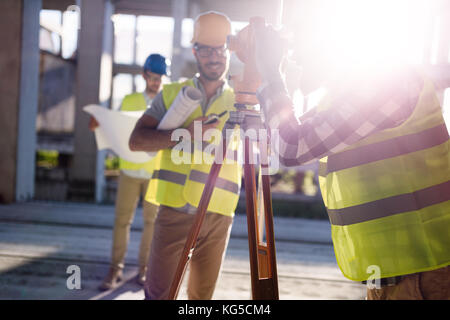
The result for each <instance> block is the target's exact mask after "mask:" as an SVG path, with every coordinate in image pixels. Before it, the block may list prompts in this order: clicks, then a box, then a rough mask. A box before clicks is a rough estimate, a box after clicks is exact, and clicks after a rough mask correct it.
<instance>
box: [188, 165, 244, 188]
mask: <svg viewBox="0 0 450 320" xmlns="http://www.w3.org/2000/svg"><path fill="white" fill-rule="evenodd" d="M189 180H192V181H195V182H200V183H203V184H206V181H207V180H208V174H207V173H204V172H201V171H198V170H191V174H190V175H189ZM214 187H215V188H220V189H223V190H227V191H230V192H233V193H236V194H238V193H239V185H238V184H237V183H234V182H232V181H229V180H226V179H223V178H220V177H218V178H217V180H216V184H215V186H214Z"/></svg>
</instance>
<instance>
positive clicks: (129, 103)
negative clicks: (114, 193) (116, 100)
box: [119, 93, 155, 174]
mask: <svg viewBox="0 0 450 320" xmlns="http://www.w3.org/2000/svg"><path fill="white" fill-rule="evenodd" d="M146 109H147V102H146V101H145V97H144V94H143V93H132V94H129V95H126V96H125V98H123V101H122V106H121V110H122V111H142V110H146ZM154 164H155V160H154V158H153V159H152V160H150V161H148V162H143V163H134V162H131V161H127V160H125V159H122V158H119V168H120V170H141V169H145V171H147V172H149V173H150V174H152V173H153V167H154Z"/></svg>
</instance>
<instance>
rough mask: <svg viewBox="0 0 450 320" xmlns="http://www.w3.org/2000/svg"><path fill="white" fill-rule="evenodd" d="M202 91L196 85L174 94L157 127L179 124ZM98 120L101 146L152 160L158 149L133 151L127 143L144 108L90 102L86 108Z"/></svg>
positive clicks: (135, 158)
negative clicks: (109, 106)
mask: <svg viewBox="0 0 450 320" xmlns="http://www.w3.org/2000/svg"><path fill="white" fill-rule="evenodd" d="M201 98H202V93H201V91H200V90H198V89H196V88H194V87H183V89H182V90H180V93H179V94H178V96H177V97H176V98H175V100H174V102H173V104H172V107H171V108H169V110H168V111H167V112H166V114H165V115H164V117H163V118H162V119H161V121H160V123H159V124H158V127H157V129H158V130H171V129H176V128H179V127H180V126H181V125H182V124H183V123H184V122H185V121H186V119H187V118H188V117H189V116H190V114H191V113H192V112H193V111H194V110H195V109H196V108H197V107H198V105H199V103H200V100H201ZM83 110H84V111H86V112H87V113H89V114H91V115H92V116H93V117H94V118H95V119H96V120H97V122H98V123H99V126H98V127H97V128H96V129H95V139H96V141H97V148H98V149H99V150H103V149H111V150H112V151H114V152H115V153H116V154H117V155H118V156H119V157H121V158H123V159H125V160H128V161H131V162H134V163H142V162H147V161H149V160H151V159H152V158H153V157H155V156H156V153H157V152H142V151H131V150H130V148H129V147H128V141H129V140H130V136H131V133H132V132H133V129H134V127H135V126H136V122H137V121H138V120H139V118H140V117H141V116H142V115H143V113H144V111H113V110H109V109H107V108H105V107H102V106H99V105H95V104H90V105H87V106H85V107H84V108H83Z"/></svg>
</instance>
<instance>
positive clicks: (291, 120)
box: [255, 27, 450, 299]
mask: <svg viewBox="0 0 450 320" xmlns="http://www.w3.org/2000/svg"><path fill="white" fill-rule="evenodd" d="M256 35H257V36H256V54H255V56H256V57H255V58H256V62H257V65H258V70H259V71H260V73H261V77H262V78H263V82H264V83H263V85H262V86H261V87H260V88H259V90H258V98H259V101H260V103H261V106H262V109H263V110H264V114H265V119H266V121H267V124H268V125H269V127H270V128H271V129H272V130H278V132H279V137H280V143H279V146H278V150H277V151H278V153H279V157H280V162H281V163H283V164H284V165H288V166H296V165H300V164H303V163H307V162H310V161H312V160H314V159H320V160H319V161H320V162H319V164H320V165H319V176H320V177H319V178H320V188H321V192H322V196H323V200H324V203H325V205H326V207H327V211H328V215H329V219H330V222H331V231H332V239H333V244H334V250H335V255H336V260H337V263H338V265H339V267H340V269H341V271H342V272H343V274H344V275H345V276H346V277H347V278H349V279H351V280H355V281H367V282H368V284H370V286H369V285H368V290H367V298H368V299H450V267H449V264H450V233H449V230H450V153H449V135H448V131H447V128H446V125H445V122H444V119H443V117H442V110H441V107H440V105H439V102H438V99H437V98H436V92H435V89H434V87H433V84H432V83H431V81H429V80H427V79H425V77H423V76H422V75H421V74H420V72H418V71H415V70H412V69H410V68H407V67H399V68H392V67H390V68H387V67H386V68H383V66H382V65H380V66H378V68H377V70H371V71H370V72H366V73H363V74H361V73H359V74H358V70H355V72H350V71H348V70H347V71H348V72H347V73H346V74H345V75H342V74H340V73H338V72H339V70H337V69H335V70H334V71H335V72H337V73H334V75H341V77H339V76H338V77H336V78H335V79H338V80H339V81H335V80H334V79H333V78H332V77H330V76H329V75H328V72H331V68H332V67H333V65H331V64H330V65H327V64H326V63H325V62H324V61H322V60H320V56H321V55H320V52H319V51H318V50H319V48H317V47H316V48H315V47H314V46H313V45H312V44H311V45H309V43H302V48H303V50H301V52H299V53H298V59H299V60H298V61H299V62H300V63H301V64H303V75H302V81H301V86H302V91H304V92H305V93H308V92H311V91H312V90H313V89H314V88H318V87H319V86H325V87H326V88H327V90H328V95H327V97H325V99H324V100H323V101H322V103H321V104H319V106H318V107H316V108H314V109H313V110H311V111H310V112H307V113H306V114H305V115H304V116H302V117H301V118H300V121H297V119H296V118H295V116H294V112H293V108H292V106H293V104H292V101H291V99H290V97H289V96H288V94H287V93H286V89H285V85H284V82H283V79H282V76H281V74H280V71H279V70H280V69H279V66H280V62H281V60H282V56H283V52H282V49H280V48H282V47H283V45H282V44H283V40H282V39H281V37H280V36H279V34H278V33H277V32H276V31H275V30H274V29H272V28H271V27H263V28H261V29H259V30H258V31H257V32H256ZM322 50H323V49H322ZM315 59H319V61H317V60H315ZM324 65H326V66H327V68H323V67H324ZM336 67H339V66H336ZM382 69H385V70H382ZM359 71H360V70H359ZM372 280H374V281H372Z"/></svg>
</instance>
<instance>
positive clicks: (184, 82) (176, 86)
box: [163, 79, 194, 91]
mask: <svg viewBox="0 0 450 320" xmlns="http://www.w3.org/2000/svg"><path fill="white" fill-rule="evenodd" d="M185 86H191V87H193V86H194V80H193V79H187V80H186V79H183V80H179V81H174V82H170V83H166V84H164V85H163V91H167V90H174V89H181V88H183V87H185Z"/></svg>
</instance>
